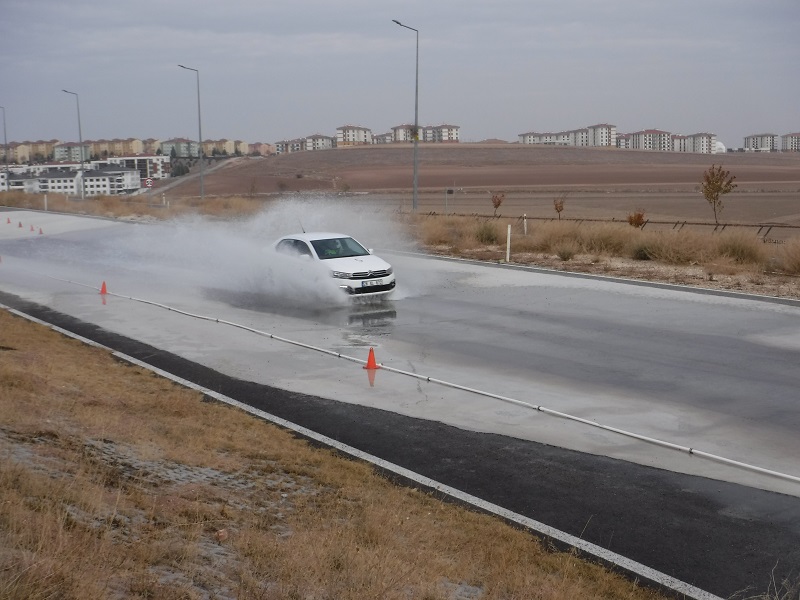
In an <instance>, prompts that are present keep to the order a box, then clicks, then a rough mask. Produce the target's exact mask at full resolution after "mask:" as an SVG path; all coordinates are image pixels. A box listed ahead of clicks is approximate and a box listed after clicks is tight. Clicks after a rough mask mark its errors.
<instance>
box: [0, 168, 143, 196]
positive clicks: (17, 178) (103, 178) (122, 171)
mask: <svg viewBox="0 0 800 600" xmlns="http://www.w3.org/2000/svg"><path fill="white" fill-rule="evenodd" d="M9 183H10V186H9V188H10V189H11V190H12V191H22V192H26V193H33V194H65V195H67V196H79V195H80V194H81V187H83V194H84V195H85V196H116V195H120V194H128V193H131V192H134V191H137V190H139V189H140V188H141V179H140V177H139V172H138V171H137V170H135V169H128V168H125V167H116V166H113V167H106V168H103V169H88V170H85V171H80V170H64V169H60V168H56V169H52V170H45V171H41V172H38V173H34V172H29V173H22V174H15V175H12V176H11V180H10V182H9Z"/></svg>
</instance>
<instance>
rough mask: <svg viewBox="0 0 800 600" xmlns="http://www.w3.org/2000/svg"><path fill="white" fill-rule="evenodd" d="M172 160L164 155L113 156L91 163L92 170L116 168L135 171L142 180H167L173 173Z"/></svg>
mask: <svg viewBox="0 0 800 600" xmlns="http://www.w3.org/2000/svg"><path fill="white" fill-rule="evenodd" d="M171 162H172V159H171V158H170V156H169V155H164V154H142V155H140V156H112V157H110V158H107V159H105V160H92V161H89V166H90V167H91V168H92V169H102V168H106V167H111V166H116V167H125V168H127V169H134V170H136V171H138V172H139V177H140V179H148V178H149V179H167V178H168V177H169V176H170V173H171V168H170V167H171Z"/></svg>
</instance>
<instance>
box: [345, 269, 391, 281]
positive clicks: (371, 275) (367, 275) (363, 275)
mask: <svg viewBox="0 0 800 600" xmlns="http://www.w3.org/2000/svg"><path fill="white" fill-rule="evenodd" d="M387 275H389V271H387V270H381V271H360V272H359V273H353V274H352V275H351V276H350V279H355V280H361V279H380V278H381V277H386V276H387Z"/></svg>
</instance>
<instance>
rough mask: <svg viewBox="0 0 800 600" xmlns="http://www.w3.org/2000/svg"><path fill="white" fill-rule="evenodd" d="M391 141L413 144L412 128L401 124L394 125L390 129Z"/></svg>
mask: <svg viewBox="0 0 800 600" xmlns="http://www.w3.org/2000/svg"><path fill="white" fill-rule="evenodd" d="M392 141H393V142H413V141H414V126H413V125H408V124H403V125H395V126H394V127H392Z"/></svg>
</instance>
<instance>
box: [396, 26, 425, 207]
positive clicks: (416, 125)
mask: <svg viewBox="0 0 800 600" xmlns="http://www.w3.org/2000/svg"><path fill="white" fill-rule="evenodd" d="M392 21H393V22H394V23H397V24H398V25H400V27H405V28H406V29H410V30H411V31H413V32H414V33H415V34H416V35H417V58H416V68H415V74H414V196H413V200H412V204H411V208H412V210H413V211H414V212H416V211H417V204H418V201H417V199H418V183H419V178H418V166H417V165H418V161H417V152H418V148H419V30H417V29H414V28H413V27H409V26H408V25H403V24H402V23H401V22H400V21H398V20H397V19H392Z"/></svg>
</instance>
